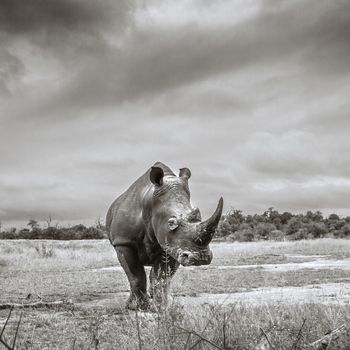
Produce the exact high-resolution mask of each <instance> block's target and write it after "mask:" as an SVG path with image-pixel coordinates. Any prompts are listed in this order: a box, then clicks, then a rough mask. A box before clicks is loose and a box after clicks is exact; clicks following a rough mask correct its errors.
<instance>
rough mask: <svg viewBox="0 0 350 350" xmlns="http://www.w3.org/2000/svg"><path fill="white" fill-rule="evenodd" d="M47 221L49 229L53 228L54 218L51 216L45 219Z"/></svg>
mask: <svg viewBox="0 0 350 350" xmlns="http://www.w3.org/2000/svg"><path fill="white" fill-rule="evenodd" d="M45 221H46V223H47V227H48V228H49V227H51V222H52V217H51V215H49V216H48V217H47V218H45Z"/></svg>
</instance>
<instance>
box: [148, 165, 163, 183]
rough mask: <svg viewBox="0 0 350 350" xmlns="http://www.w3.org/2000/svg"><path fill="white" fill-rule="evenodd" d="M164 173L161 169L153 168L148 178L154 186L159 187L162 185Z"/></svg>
mask: <svg viewBox="0 0 350 350" xmlns="http://www.w3.org/2000/svg"><path fill="white" fill-rule="evenodd" d="M163 177H164V171H163V169H162V168H159V167H157V166H153V167H152V168H151V173H150V174H149V178H150V180H151V182H152V183H153V184H154V185H158V186H160V185H161V184H162V183H163Z"/></svg>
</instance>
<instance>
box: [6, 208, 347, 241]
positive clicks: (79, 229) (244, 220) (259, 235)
mask: <svg viewBox="0 0 350 350" xmlns="http://www.w3.org/2000/svg"><path fill="white" fill-rule="evenodd" d="M27 226H28V227H29V228H24V229H20V230H17V229H16V228H10V229H6V230H2V229H1V226H0V239H57V240H74V239H103V238H107V232H106V229H105V226H104V225H103V224H102V223H101V222H100V221H98V222H97V223H96V225H95V226H90V227H86V226H84V225H82V224H79V225H75V226H72V227H60V226H59V225H56V226H51V223H50V221H48V224H47V227H46V228H40V227H39V224H38V222H37V221H36V220H33V219H32V220H29V222H28V225H27ZM215 237H216V238H221V239H222V238H224V239H225V240H230V241H241V242H243V241H257V240H299V239H313V238H322V237H334V238H349V239H350V216H347V217H345V218H340V217H339V216H338V215H337V214H331V215H329V216H328V217H324V216H323V215H322V213H321V212H320V211H315V212H312V211H308V212H307V213H306V214H291V213H289V212H283V213H279V212H278V211H277V210H275V209H274V208H269V209H268V210H266V211H265V212H264V213H263V214H254V215H244V214H243V213H242V211H241V210H231V211H230V212H228V213H227V214H225V215H223V216H222V218H221V220H220V223H219V226H218V229H217V232H216V235H215Z"/></svg>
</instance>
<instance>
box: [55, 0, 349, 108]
mask: <svg viewBox="0 0 350 350" xmlns="http://www.w3.org/2000/svg"><path fill="white" fill-rule="evenodd" d="M349 10H350V4H349V3H348V2H347V1H337V2H334V3H329V1H310V2H302V1H299V2H282V3H280V4H279V5H278V4H275V5H274V6H269V7H266V8H265V7H262V8H261V11H259V12H258V13H257V14H256V16H253V17H252V18H249V19H247V20H245V21H243V22H241V23H238V24H235V25H229V24H224V25H220V24H218V25H217V26H216V27H214V28H213V27H207V26H205V25H201V23H192V24H191V23H187V24H182V25H179V26H175V27H169V28H161V27H158V26H157V24H156V23H155V24H153V25H152V24H151V25H149V26H148V27H144V28H138V27H136V28H135V31H134V33H133V36H132V37H131V38H130V39H129V40H127V41H126V42H125V43H124V45H123V49H122V50H119V49H115V48H110V50H107V51H106V52H104V53H103V55H102V56H101V57H100V58H99V61H98V62H93V63H92V64H91V65H90V64H89V65H87V66H86V67H85V69H83V71H82V72H81V73H79V75H78V76H75V77H74V78H73V80H72V81H70V82H69V83H68V86H67V88H68V90H65V93H64V94H63V96H62V97H61V99H59V101H60V102H59V104H63V103H68V104H73V105H74V104H81V105H87V104H88V105H91V104H92V105H94V104H99V103H106V102H113V103H114V102H120V101H125V100H133V99H138V98H142V97H148V98H149V97H150V96H152V95H154V94H156V93H160V92H164V91H167V90H172V89H176V88H178V87H181V86H184V85H187V84H192V83H193V82H195V81H202V80H204V79H208V78H209V77H211V76H215V75H218V74H225V73H226V72H232V71H234V70H238V69H244V67H246V66H250V65H259V64H261V65H265V66H266V67H269V66H273V64H274V63H275V62H278V61H281V60H286V62H288V61H289V60H290V59H294V60H296V61H297V62H298V64H299V66H300V67H301V69H302V70H304V74H310V75H314V74H319V73H321V72H322V73H325V74H326V75H327V76H329V77H330V78H331V77H339V76H341V75H342V74H343V73H344V72H345V70H346V68H347V64H346V63H347V57H348V56H349V54H350V41H349V34H350V11H349ZM262 69H264V68H262Z"/></svg>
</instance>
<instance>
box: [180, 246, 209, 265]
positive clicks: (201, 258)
mask: <svg viewBox="0 0 350 350" xmlns="http://www.w3.org/2000/svg"><path fill="white" fill-rule="evenodd" d="M212 259H213V253H212V252H211V250H210V249H206V250H203V251H191V250H182V249H179V250H178V257H177V261H178V262H179V263H180V264H181V265H182V266H200V265H209V264H210V263H211V261H212Z"/></svg>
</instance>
